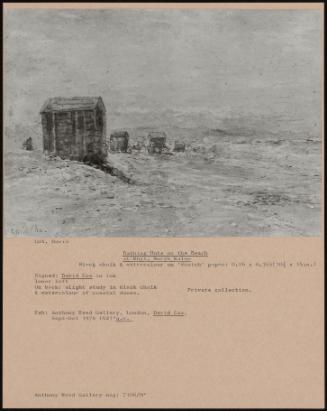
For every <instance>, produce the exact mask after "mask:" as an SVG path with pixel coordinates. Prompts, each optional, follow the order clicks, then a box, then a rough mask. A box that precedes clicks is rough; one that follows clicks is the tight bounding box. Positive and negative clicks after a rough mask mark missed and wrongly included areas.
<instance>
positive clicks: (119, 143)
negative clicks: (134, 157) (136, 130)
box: [109, 131, 129, 153]
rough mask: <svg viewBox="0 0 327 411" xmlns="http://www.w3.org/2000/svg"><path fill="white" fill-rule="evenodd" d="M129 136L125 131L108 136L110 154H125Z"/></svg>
mask: <svg viewBox="0 0 327 411" xmlns="http://www.w3.org/2000/svg"><path fill="white" fill-rule="evenodd" d="M128 140H129V134H128V133H127V131H115V132H114V133H112V134H111V135H110V142H109V149H110V151H112V152H120V153H126V152H127V148H128Z"/></svg>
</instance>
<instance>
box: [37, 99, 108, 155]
mask: <svg viewBox="0 0 327 411" xmlns="http://www.w3.org/2000/svg"><path fill="white" fill-rule="evenodd" d="M40 114H41V117H42V131H43V149H44V152H45V153H47V154H54V155H57V156H59V157H61V158H66V159H71V160H79V161H86V160H88V161H102V160H104V158H105V157H106V156H107V145H106V109H105V106H104V103H103V101H102V98H101V97H71V98H66V97H65V98H64V97H55V98H50V99H48V100H47V101H46V102H45V103H44V105H43V107H42V109H41V111H40Z"/></svg>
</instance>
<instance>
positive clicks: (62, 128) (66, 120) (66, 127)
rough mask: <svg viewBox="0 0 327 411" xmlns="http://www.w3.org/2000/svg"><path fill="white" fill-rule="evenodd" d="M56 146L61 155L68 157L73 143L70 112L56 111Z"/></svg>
mask: <svg viewBox="0 0 327 411" xmlns="http://www.w3.org/2000/svg"><path fill="white" fill-rule="evenodd" d="M55 127H56V148H57V153H58V155H59V156H61V157H65V158H70V156H71V152H72V144H73V141H72V140H73V139H74V135H73V121H72V116H71V113H69V112H59V113H56V122H55Z"/></svg>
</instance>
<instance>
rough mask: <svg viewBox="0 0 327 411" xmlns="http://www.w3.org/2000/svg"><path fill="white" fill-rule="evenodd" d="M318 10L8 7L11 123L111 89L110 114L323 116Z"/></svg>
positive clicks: (121, 119) (118, 121)
mask: <svg viewBox="0 0 327 411" xmlns="http://www.w3.org/2000/svg"><path fill="white" fill-rule="evenodd" d="M322 18H323V16H322V12H321V11H318V10H217V9H213V10H185V9H182V10H181V9H179V10H178V9H175V10H158V9H157V10H154V9H152V10H151V9H143V10H139V9H134V10H131V9H130V10H117V9H116V10H108V9H106V10H76V9H75V10H73V9H67V10H27V9H26V10H8V9H7V10H5V12H4V99H5V100H4V101H5V107H4V115H5V122H6V123H7V124H8V123H15V122H27V123H32V122H35V121H38V119H39V110H40V108H41V106H42V104H43V103H44V101H45V100H46V99H47V98H48V97H55V96H63V97H65V96H67V97H69V96H87V95H91V96H98V95H99V96H102V97H103V100H104V102H105V105H106V107H107V112H108V116H109V118H110V121H112V122H113V123H114V124H115V125H117V126H118V125H119V126H120V125H123V124H124V123H126V124H127V123H128V122H131V121H133V120H131V119H135V117H138V118H139V119H143V120H144V121H147V119H149V118H151V115H153V116H155V115H156V116H160V115H161V113H162V114H163V115H165V116H168V118H169V116H170V115H171V117H172V118H173V117H175V116H176V115H177V116H178V115H186V116H187V115H194V116H195V118H196V116H201V118H202V119H203V118H204V119H206V118H208V119H209V118H210V119H212V118H214V119H215V118H217V119H219V118H220V119H221V118H224V117H234V118H237V117H242V116H243V117H245V118H248V117H251V116H253V117H259V118H260V116H272V117H274V118H277V119H278V118H279V119H281V120H282V119H284V120H285V119H286V121H288V120H291V121H290V124H291V122H292V121H297V120H301V121H303V120H304V119H305V120H306V121H307V123H308V124H309V125H311V124H312V125H314V124H317V122H318V123H319V112H320V101H321V97H320V90H321V84H320V81H321V71H320V70H321V33H322Z"/></svg>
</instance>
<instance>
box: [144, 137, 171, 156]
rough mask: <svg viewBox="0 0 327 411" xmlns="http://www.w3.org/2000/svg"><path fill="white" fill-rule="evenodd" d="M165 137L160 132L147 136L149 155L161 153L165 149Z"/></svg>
mask: <svg viewBox="0 0 327 411" xmlns="http://www.w3.org/2000/svg"><path fill="white" fill-rule="evenodd" d="M166 140H167V135H166V133H165V132H162V131H153V132H151V133H149V135H148V152H149V154H154V153H159V154H160V153H161V152H162V150H163V149H164V148H165V147H166Z"/></svg>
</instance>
